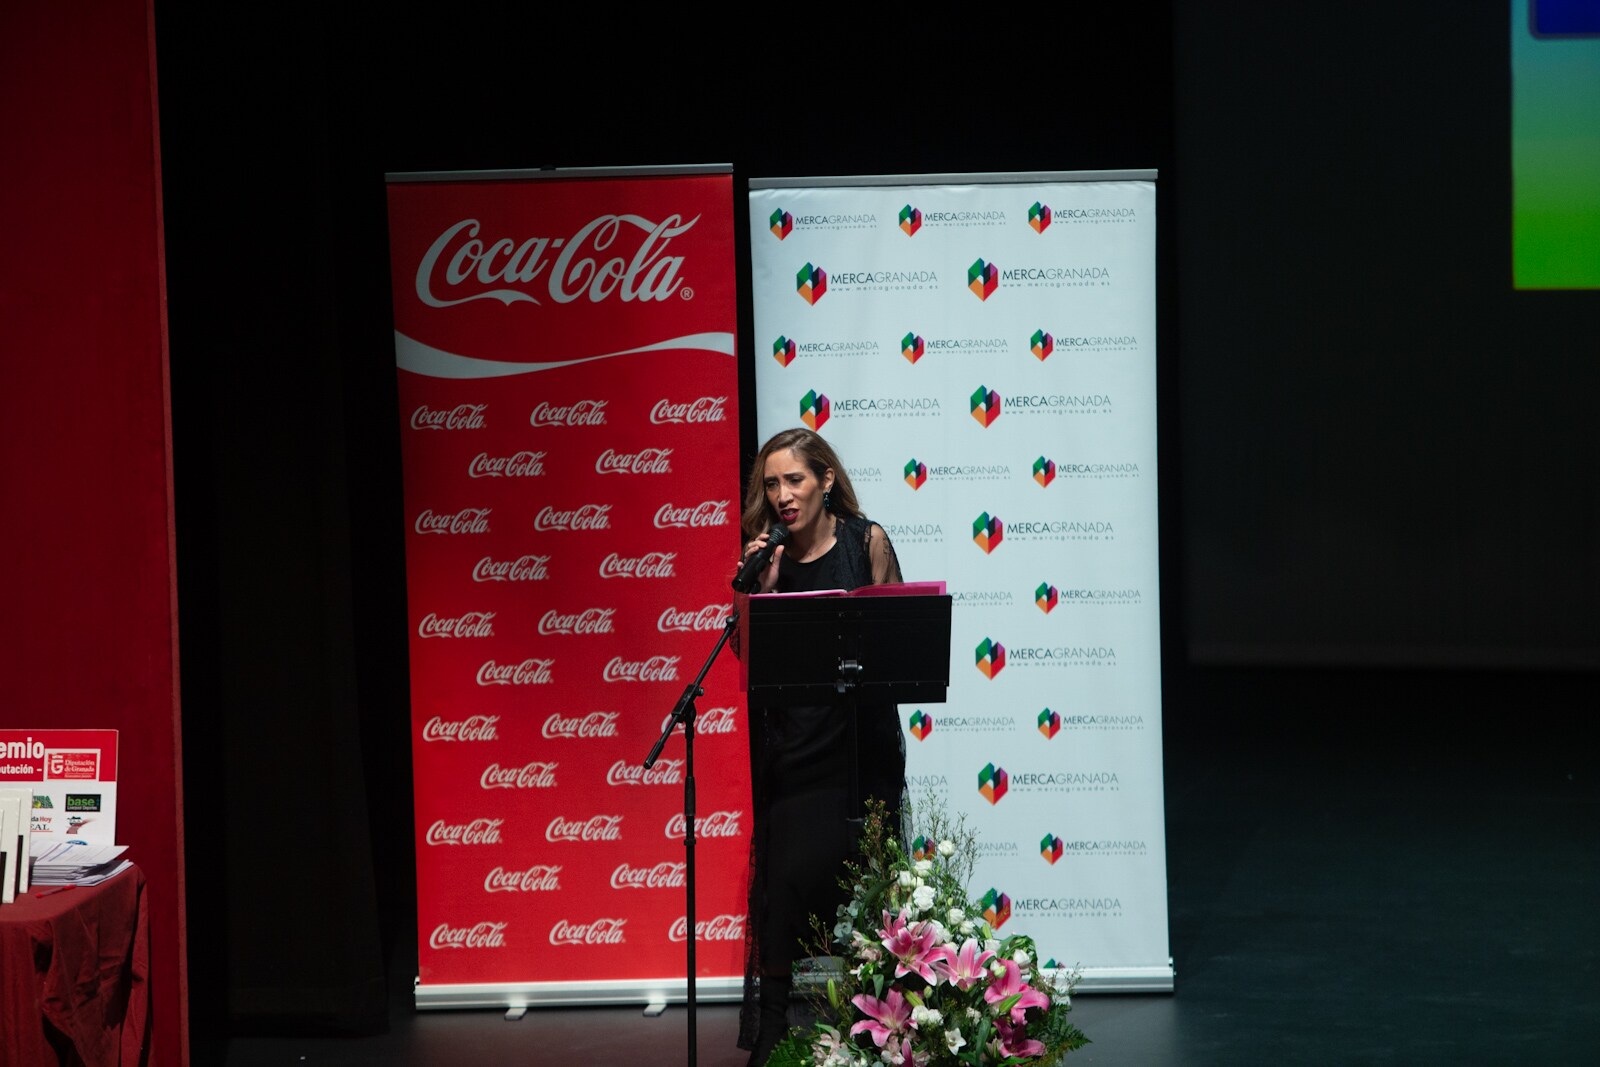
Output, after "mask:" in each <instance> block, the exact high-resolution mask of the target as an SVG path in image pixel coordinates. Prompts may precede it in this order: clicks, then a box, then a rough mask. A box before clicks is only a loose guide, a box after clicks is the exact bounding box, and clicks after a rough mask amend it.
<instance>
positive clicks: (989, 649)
mask: <svg viewBox="0 0 1600 1067" xmlns="http://www.w3.org/2000/svg"><path fill="white" fill-rule="evenodd" d="M975 653H976V656H975V658H976V661H977V665H978V670H980V671H982V672H983V676H984V677H985V678H989V679H993V678H994V677H995V675H997V674H999V673H1000V672H1001V671H1003V670H1005V666H1006V649H1005V646H1004V645H1002V644H1001V643H1000V642H999V641H991V640H989V639H988V638H987V637H985V638H984V639H983V640H982V641H979V642H978V647H977V649H976V650H975Z"/></svg>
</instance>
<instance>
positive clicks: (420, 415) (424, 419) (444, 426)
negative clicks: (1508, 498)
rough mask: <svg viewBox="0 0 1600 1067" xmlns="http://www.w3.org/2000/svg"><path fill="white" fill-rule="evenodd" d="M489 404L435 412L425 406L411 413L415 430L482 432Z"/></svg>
mask: <svg viewBox="0 0 1600 1067" xmlns="http://www.w3.org/2000/svg"><path fill="white" fill-rule="evenodd" d="M488 408H489V405H488V404H457V405H456V406H455V407H453V408H440V409H439V410H437V411H435V410H433V409H431V408H429V407H428V405H426V404H423V405H422V406H421V407H419V408H417V410H415V411H413V412H412V413H411V428H412V429H413V430H481V429H483V425H484V423H483V413H484V412H485V411H486V410H488Z"/></svg>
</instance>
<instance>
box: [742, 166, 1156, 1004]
mask: <svg viewBox="0 0 1600 1067" xmlns="http://www.w3.org/2000/svg"><path fill="white" fill-rule="evenodd" d="M1154 177H1155V175H1154V173H1153V172H1148V171H1146V172H1117V173H1105V172H1101V173H1096V174H1056V175H1050V174H1021V175H956V176H950V175H944V176H941V175H922V176H918V175H911V176H900V177H888V176H885V177H877V178H854V179H848V178H843V179H833V178H824V179H809V178H795V179H782V178H774V179H753V180H752V181H751V183H750V188H751V192H750V230H751V234H750V241H751V249H752V252H751V259H752V265H753V269H754V279H753V282H752V292H753V294H754V314H755V329H756V344H757V348H758V351H759V358H758V361H757V369H756V426H757V436H759V437H763V438H764V437H766V435H768V434H769V433H772V432H773V431H776V430H778V429H781V428H783V427H786V426H793V425H794V424H795V423H797V422H804V423H805V424H806V425H809V426H811V427H813V428H814V429H816V430H817V432H819V433H821V434H822V435H823V436H825V437H827V438H828V439H829V440H830V441H831V442H832V443H833V444H834V445H835V446H836V447H837V448H838V449H839V452H840V455H841V456H842V457H843V460H844V463H845V465H846V466H847V467H848V468H849V470H850V477H851V479H852V481H853V482H854V485H855V489H856V493H857V495H858V496H859V497H860V499H861V502H862V505H863V507H864V508H865V510H866V512H867V513H868V514H869V515H871V516H872V517H873V518H875V519H877V520H878V521H880V522H882V523H883V525H884V527H885V528H886V529H887V530H888V532H889V534H890V536H891V537H892V538H893V540H894V545H895V549H896V550H897V552H898V554H899V557H900V564H901V569H902V570H903V571H904V573H905V577H906V579H907V580H909V581H917V580H929V579H934V580H940V579H942V580H943V581H944V582H945V583H946V585H947V588H948V589H949V591H950V596H951V601H952V605H951V606H952V618H951V641H950V646H951V662H950V664H949V667H950V679H951V682H950V691H949V694H948V700H947V701H946V702H945V703H943V704H934V705H928V706H916V705H905V706H903V707H902V708H901V709H900V714H901V725H902V728H903V729H904V731H905V739H906V749H907V760H906V772H907V779H908V784H909V786H910V789H911V796H912V800H913V801H914V802H915V801H919V800H925V799H926V798H927V797H928V796H929V795H930V794H931V795H932V797H933V799H934V800H935V802H936V803H938V804H940V805H941V806H945V807H947V808H948V809H949V810H950V811H951V812H952V813H954V814H955V815H959V816H962V817H964V818H965V819H966V820H967V823H968V825H969V826H970V827H971V828H972V829H973V830H975V831H976V832H977V834H978V854H977V856H976V857H975V860H976V863H975V869H974V877H975V879H976V881H975V884H973V885H972V886H971V889H972V895H973V897H974V899H978V900H982V901H983V903H984V909H985V915H986V917H987V918H988V919H989V922H990V923H991V924H993V925H994V927H995V928H996V929H998V930H999V931H1000V932H1001V933H1002V934H1003V935H1004V934H1011V933H1016V932H1021V933H1025V934H1029V935H1031V936H1032V937H1033V938H1034V940H1035V942H1036V944H1037V946H1038V949H1039V952H1040V954H1041V962H1042V963H1044V964H1046V965H1047V966H1050V967H1051V968H1053V969H1059V970H1064V971H1077V972H1079V974H1080V980H1081V981H1080V985H1079V988H1080V989H1082V990H1084V991H1086V992H1087V991H1091V990H1097V991H1129V990H1142V991H1158V990H1170V989H1171V988H1172V984H1173V968H1172V960H1171V957H1170V955H1169V953H1168V942H1167V882H1166V837H1165V829H1164V826H1165V823H1164V818H1165V816H1164V807H1163V804H1164V801H1163V795H1162V769H1161V670H1160V665H1161V641H1160V587H1159V579H1160V574H1159V568H1158V545H1159V539H1158V525H1157V519H1158V515H1157V509H1156V475H1157V471H1156V311H1155V308H1156V303H1155V247H1156V241H1155V236H1156V200H1155V182H1154V180H1153V179H1154Z"/></svg>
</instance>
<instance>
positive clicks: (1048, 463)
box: [1033, 456, 1056, 489]
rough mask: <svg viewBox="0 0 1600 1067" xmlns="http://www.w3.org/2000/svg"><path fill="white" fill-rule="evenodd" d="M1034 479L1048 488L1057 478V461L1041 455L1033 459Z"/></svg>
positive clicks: (1041, 485) (1040, 485) (1043, 487)
mask: <svg viewBox="0 0 1600 1067" xmlns="http://www.w3.org/2000/svg"><path fill="white" fill-rule="evenodd" d="M1033 480H1034V481H1036V482H1038V483H1039V487H1040V488H1042V489H1048V488H1049V487H1050V483H1051V482H1053V481H1055V480H1056V461H1055V460H1053V459H1046V458H1045V457H1044V456H1040V457H1039V458H1038V459H1036V460H1034V461H1033Z"/></svg>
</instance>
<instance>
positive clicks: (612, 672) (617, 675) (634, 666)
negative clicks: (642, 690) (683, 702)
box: [601, 656, 682, 682]
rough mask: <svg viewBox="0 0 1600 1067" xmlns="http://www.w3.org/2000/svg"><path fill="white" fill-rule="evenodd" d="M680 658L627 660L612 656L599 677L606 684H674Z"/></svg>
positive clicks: (652, 657)
mask: <svg viewBox="0 0 1600 1067" xmlns="http://www.w3.org/2000/svg"><path fill="white" fill-rule="evenodd" d="M681 658H682V657H681V656H651V657H650V658H649V659H637V660H627V659H623V658H622V657H621V656H612V657H611V662H610V663H607V664H606V669H605V671H604V672H603V673H602V674H601V677H602V678H603V679H605V680H606V681H608V682H676V681H677V680H678V660H679V659H681Z"/></svg>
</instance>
